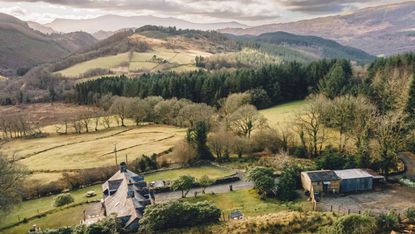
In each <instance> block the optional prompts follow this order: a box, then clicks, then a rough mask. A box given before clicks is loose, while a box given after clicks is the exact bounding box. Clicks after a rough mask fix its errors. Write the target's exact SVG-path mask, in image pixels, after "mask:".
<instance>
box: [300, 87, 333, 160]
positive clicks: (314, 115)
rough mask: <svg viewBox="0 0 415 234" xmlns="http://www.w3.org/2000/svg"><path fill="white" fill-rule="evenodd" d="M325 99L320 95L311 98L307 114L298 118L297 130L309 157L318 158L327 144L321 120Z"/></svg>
mask: <svg viewBox="0 0 415 234" xmlns="http://www.w3.org/2000/svg"><path fill="white" fill-rule="evenodd" d="M322 100H324V97H322V96H320V95H318V96H313V97H311V98H310V99H309V100H308V101H309V103H308V108H307V112H306V113H305V114H301V115H298V116H297V119H296V124H295V125H296V128H297V133H298V134H299V136H300V140H301V142H302V145H303V147H304V148H305V149H306V150H307V151H308V153H309V156H310V157H311V156H318V155H319V154H320V152H321V150H322V147H323V145H324V143H325V142H326V140H327V139H326V131H325V128H324V125H323V120H322V119H321V105H322V103H324V102H323V101H322Z"/></svg>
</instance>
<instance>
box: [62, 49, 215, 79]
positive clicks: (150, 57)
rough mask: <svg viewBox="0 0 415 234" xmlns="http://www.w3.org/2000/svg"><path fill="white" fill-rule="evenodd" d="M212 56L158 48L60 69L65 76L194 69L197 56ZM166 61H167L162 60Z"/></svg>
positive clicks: (203, 53)
mask: <svg viewBox="0 0 415 234" xmlns="http://www.w3.org/2000/svg"><path fill="white" fill-rule="evenodd" d="M200 55H201V56H210V54H209V53H206V52H202V51H193V50H172V49H164V48H158V49H155V50H154V51H150V52H140V53H138V52H134V53H133V54H132V56H130V54H129V53H122V54H118V55H112V56H105V57H101V58H96V59H93V60H89V61H86V62H82V63H78V64H76V65H73V66H71V67H69V68H66V69H64V70H61V71H58V72H56V73H59V74H61V75H63V76H65V77H71V78H79V77H81V76H82V74H84V73H86V72H87V71H88V70H91V69H96V68H102V69H107V70H111V71H113V72H114V73H116V74H129V73H137V72H156V71H170V70H172V71H177V72H184V71H192V70H196V69H197V68H196V67H195V65H194V59H195V57H196V56H200ZM163 60H164V61H166V63H163V62H160V61H163Z"/></svg>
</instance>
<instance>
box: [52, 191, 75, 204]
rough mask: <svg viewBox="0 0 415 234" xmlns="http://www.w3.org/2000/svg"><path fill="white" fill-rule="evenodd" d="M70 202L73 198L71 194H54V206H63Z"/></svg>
mask: <svg viewBox="0 0 415 234" xmlns="http://www.w3.org/2000/svg"><path fill="white" fill-rule="evenodd" d="M72 202H74V199H73V197H72V195H71V194H69V193H62V194H59V195H58V196H56V197H55V198H54V199H53V206H55V207H59V206H64V205H67V204H70V203H72Z"/></svg>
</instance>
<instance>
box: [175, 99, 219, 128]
mask: <svg viewBox="0 0 415 234" xmlns="http://www.w3.org/2000/svg"><path fill="white" fill-rule="evenodd" d="M214 113H215V109H214V108H213V107H210V106H208V105H207V104H205V103H192V104H188V105H185V106H184V107H183V108H182V109H181V110H180V113H179V116H180V118H181V119H182V121H183V124H182V125H181V126H187V127H191V128H192V127H194V126H195V123H197V122H200V121H203V122H207V123H209V121H210V119H211V117H212V115H213V114H214Z"/></svg>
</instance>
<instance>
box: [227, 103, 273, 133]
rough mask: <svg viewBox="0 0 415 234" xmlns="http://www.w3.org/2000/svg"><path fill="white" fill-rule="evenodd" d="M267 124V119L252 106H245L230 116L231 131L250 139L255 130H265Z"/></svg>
mask: <svg viewBox="0 0 415 234" xmlns="http://www.w3.org/2000/svg"><path fill="white" fill-rule="evenodd" d="M266 124H267V121H266V119H265V117H264V116H263V115H262V114H261V113H259V112H258V110H257V109H256V108H255V106H252V105H243V106H241V107H239V108H238V109H237V110H236V111H235V112H233V113H232V114H231V116H230V129H232V130H233V131H234V132H235V133H236V134H238V135H242V136H245V137H248V138H250V137H251V134H252V132H253V131H254V130H255V129H261V128H264V127H265V126H266Z"/></svg>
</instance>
